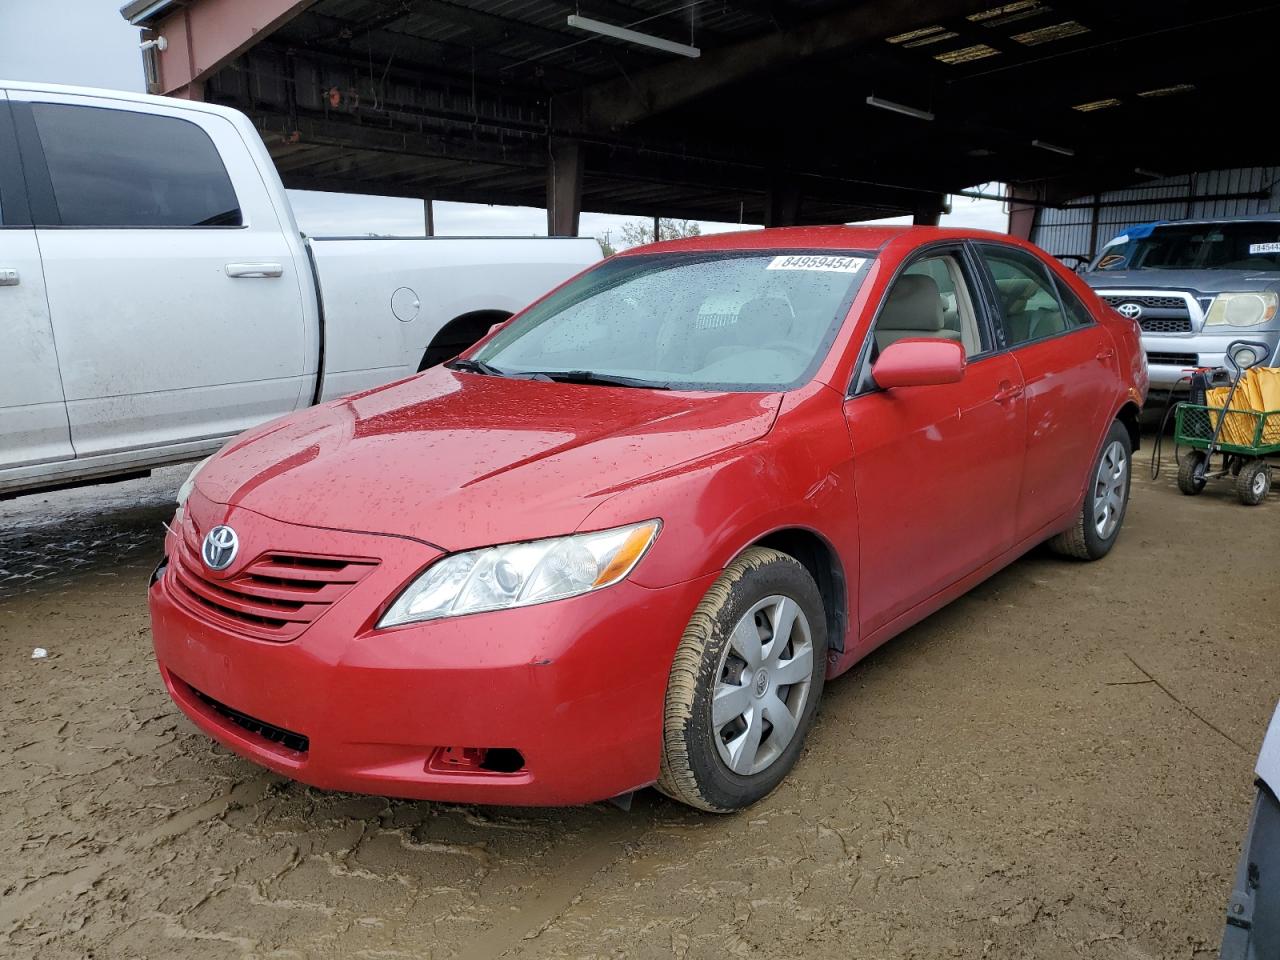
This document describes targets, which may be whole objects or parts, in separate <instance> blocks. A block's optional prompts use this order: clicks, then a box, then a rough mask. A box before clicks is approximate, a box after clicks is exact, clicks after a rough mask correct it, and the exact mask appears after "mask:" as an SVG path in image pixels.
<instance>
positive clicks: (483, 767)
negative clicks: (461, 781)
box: [428, 747, 524, 773]
mask: <svg viewBox="0 0 1280 960" xmlns="http://www.w3.org/2000/svg"><path fill="white" fill-rule="evenodd" d="M428 766H429V767H430V768H431V769H434V770H439V771H442V772H450V773H519V772H520V771H521V770H523V769H524V756H523V754H521V753H520V751H519V750H514V749H512V748H511V747H440V748H439V749H438V750H436V752H435V755H434V756H433V757H432V758H431V760H430V762H429V763H428Z"/></svg>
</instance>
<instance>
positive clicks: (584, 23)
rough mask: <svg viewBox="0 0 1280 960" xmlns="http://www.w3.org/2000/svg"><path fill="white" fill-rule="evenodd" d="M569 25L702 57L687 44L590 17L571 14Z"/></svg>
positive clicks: (670, 51)
mask: <svg viewBox="0 0 1280 960" xmlns="http://www.w3.org/2000/svg"><path fill="white" fill-rule="evenodd" d="M568 24H569V26H571V27H575V28H577V29H578V30H585V31H587V33H598V34H600V36H602V37H613V39H615V40H626V41H627V42H628V43H638V44H639V45H640V46H642V47H652V48H653V49H655V50H662V51H664V52H665V53H676V54H679V55H680V56H682V57H700V56H702V51H701V50H699V49H698V48H697V47H691V46H689V45H688V44H687V43H676V42H675V41H674V40H664V39H662V37H655V36H653V34H649V33H641V32H640V31H638V30H628V29H627V28H626V27H617V26H614V25H613V24H612V23H605V22H604V21H602V20H592V19H591V18H590V17H580V16H578V15H577V14H576V13H571V14H569V20H568Z"/></svg>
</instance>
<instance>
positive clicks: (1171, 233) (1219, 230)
mask: <svg viewBox="0 0 1280 960" xmlns="http://www.w3.org/2000/svg"><path fill="white" fill-rule="evenodd" d="M1094 269H1095V270H1101V271H1104V272H1105V271H1108V270H1257V271H1262V272H1269V273H1276V272H1280V221H1274V220H1245V221H1236V222H1227V223H1171V224H1167V225H1164V226H1159V227H1156V228H1155V229H1153V230H1152V231H1151V233H1150V234H1149V235H1148V236H1145V237H1140V238H1135V239H1130V240H1128V242H1127V243H1123V244H1117V245H1115V246H1114V247H1108V248H1107V250H1106V251H1105V252H1104V254H1103V255H1102V256H1101V257H1100V258H1099V259H1098V263H1097V265H1096V266H1095V267H1094Z"/></svg>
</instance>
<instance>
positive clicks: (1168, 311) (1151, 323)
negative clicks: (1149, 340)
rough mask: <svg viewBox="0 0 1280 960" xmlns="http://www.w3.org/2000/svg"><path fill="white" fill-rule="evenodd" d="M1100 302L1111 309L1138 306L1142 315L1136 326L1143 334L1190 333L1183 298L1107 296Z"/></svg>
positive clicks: (1189, 315) (1188, 318) (1185, 302)
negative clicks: (1121, 306)
mask: <svg viewBox="0 0 1280 960" xmlns="http://www.w3.org/2000/svg"><path fill="white" fill-rule="evenodd" d="M1102 302H1103V303H1105V304H1106V305H1107V306H1109V307H1111V308H1113V309H1114V308H1116V307H1119V306H1120V305H1121V304H1124V303H1136V304H1139V305H1140V306H1141V307H1142V309H1143V314H1142V316H1141V317H1139V318H1138V325H1139V326H1140V327H1142V331H1143V333H1191V329H1192V328H1191V314H1190V313H1188V312H1187V301H1186V299H1184V298H1183V297H1169V296H1162V295H1158V294H1140V295H1132V296H1130V295H1125V294H1121V295H1119V296H1117V295H1115V294H1107V295H1105V296H1103V297H1102Z"/></svg>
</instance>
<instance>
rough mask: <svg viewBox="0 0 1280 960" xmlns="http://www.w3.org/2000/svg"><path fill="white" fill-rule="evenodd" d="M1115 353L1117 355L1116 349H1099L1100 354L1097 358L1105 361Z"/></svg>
mask: <svg viewBox="0 0 1280 960" xmlns="http://www.w3.org/2000/svg"><path fill="white" fill-rule="evenodd" d="M1115 355H1116V352H1115V351H1114V350H1099V351H1098V356H1097V357H1096V358H1095V359H1097V360H1099V361H1101V362H1103V363H1105V362H1106V361H1108V360H1110V359H1111V358H1112V357H1114V356H1115Z"/></svg>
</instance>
